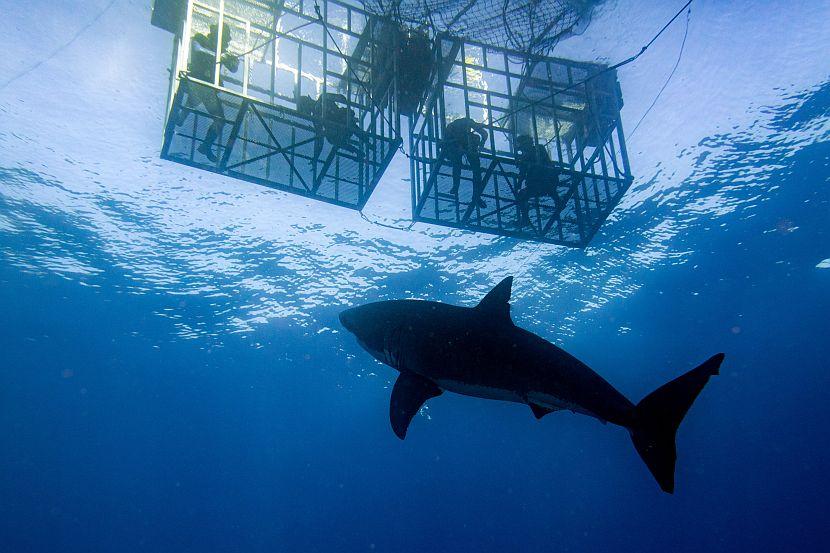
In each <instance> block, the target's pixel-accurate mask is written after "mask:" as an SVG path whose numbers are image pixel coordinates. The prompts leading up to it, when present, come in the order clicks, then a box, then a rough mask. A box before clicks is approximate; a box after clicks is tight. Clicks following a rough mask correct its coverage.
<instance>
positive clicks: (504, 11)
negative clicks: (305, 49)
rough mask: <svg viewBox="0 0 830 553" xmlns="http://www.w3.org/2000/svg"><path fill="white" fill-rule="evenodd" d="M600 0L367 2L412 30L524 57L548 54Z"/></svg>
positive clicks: (578, 26) (585, 19)
mask: <svg viewBox="0 0 830 553" xmlns="http://www.w3.org/2000/svg"><path fill="white" fill-rule="evenodd" d="M600 1H601V0H363V4H364V6H365V8H366V10H367V11H369V12H372V13H374V14H377V15H381V16H386V17H392V18H393V19H396V20H398V21H400V22H402V23H405V24H408V25H410V26H420V25H427V26H430V27H432V28H433V29H435V30H436V31H437V32H439V33H448V34H450V35H453V36H457V37H461V38H465V39H467V40H473V41H477V42H482V43H485V44H488V45H491V46H500V47H504V48H510V49H514V50H518V51H521V52H528V53H536V54H546V53H549V52H550V51H551V50H552V49H553V47H554V46H556V44H557V43H558V42H559V41H560V40H562V39H563V38H565V37H567V36H568V35H570V34H574V33H579V32H581V30H582V29H584V28H585V26H586V25H587V24H588V21H589V20H590V17H591V12H592V11H593V8H594V6H596V5H597V4H599V3H600Z"/></svg>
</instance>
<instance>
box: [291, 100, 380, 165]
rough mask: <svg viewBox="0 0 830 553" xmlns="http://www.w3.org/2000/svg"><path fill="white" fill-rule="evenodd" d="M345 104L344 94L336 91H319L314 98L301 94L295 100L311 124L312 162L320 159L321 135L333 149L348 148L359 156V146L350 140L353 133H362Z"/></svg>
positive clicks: (353, 115) (356, 134)
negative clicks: (312, 137) (312, 138)
mask: <svg viewBox="0 0 830 553" xmlns="http://www.w3.org/2000/svg"><path fill="white" fill-rule="evenodd" d="M339 104H344V105H342V106H341V105H339ZM348 106H349V101H348V100H347V99H346V97H345V96H343V95H342V94H337V93H326V94H321V95H320V97H319V98H317V100H313V99H312V98H311V97H310V96H303V97H301V98H300V99H299V101H298V102H297V111H299V112H300V113H302V114H304V115H306V116H308V117H310V118H311V120H312V124H313V125H314V157H313V159H311V160H310V163H311V165H314V164H315V163H317V161H318V160H319V159H320V154H321V153H322V151H323V140H324V139H325V140H327V141H328V142H329V144H331V146H332V148H334V149H335V150H337V149H342V150H347V151H349V152H352V153H353V154H355V156H358V157H361V158H362V156H361V153H360V150H359V149H358V148H357V147H355V145H354V144H352V142H351V139H352V137H353V136H357V137H358V138H361V137H363V134H364V133H363V130H362V129H361V128H360V126H359V125H358V124H357V117H356V116H355V113H354V111H353V110H352V109H351V108H350V107H348Z"/></svg>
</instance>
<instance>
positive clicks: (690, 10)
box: [626, 7, 692, 140]
mask: <svg viewBox="0 0 830 553" xmlns="http://www.w3.org/2000/svg"><path fill="white" fill-rule="evenodd" d="M691 17H692V8H691V7H689V11H687V12H686V31H685V32H684V33H683V42H682V43H681V44H680V53H679V54H677V61H676V62H674V67H673V68H672V70H671V73H669V77H668V78H667V79H666V82H665V83H663V87H662V88H661V89H660V92H658V93H657V96H655V97H654V101H653V102H651V105H650V106H649V107H648V109H647V110H646V111H645V113H643V116H642V117H640V120H639V121H637V124H636V125H634V128H633V129H632V130H631V132H630V133H628V136H627V137H626V140H629V139H631V137H632V136H634V133H635V132H637V129H639V128H640V123H642V122H643V120H644V119H645V118H646V116H647V115H648V114H649V113H651V110H652V108H654V106H655V105H656V104H657V100H659V99H660V95H661V94H663V91H664V90H666V87H667V86H669V82H670V81H671V79H672V77H674V73H675V71H677V67H678V66H679V65H680V60H681V58H682V57H683V50H684V48H686V37H688V36H689V20H690V19H691Z"/></svg>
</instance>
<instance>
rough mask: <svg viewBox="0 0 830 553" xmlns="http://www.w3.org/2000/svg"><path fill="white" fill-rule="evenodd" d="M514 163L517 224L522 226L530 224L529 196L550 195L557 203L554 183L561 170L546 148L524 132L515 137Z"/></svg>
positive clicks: (558, 180)
mask: <svg viewBox="0 0 830 553" xmlns="http://www.w3.org/2000/svg"><path fill="white" fill-rule="evenodd" d="M516 164H517V165H518V166H519V178H518V179H517V180H516V189H517V190H518V192H517V193H516V202H517V203H518V206H519V222H518V226H519V228H523V227H526V226H527V225H529V224H530V213H529V206H528V203H529V200H530V198H539V197H541V196H550V197H551V198H553V199H554V201H555V202H556V203H557V204H558V203H559V198H558V197H557V195H556V185H557V184H559V182H560V176H561V174H562V171H561V170H560V169H559V168H558V167H556V166H555V165H553V163H552V162H551V160H550V155H548V151H547V149H546V148H545V147H544V146H542V145H541V144H537V143H536V142H535V141H534V140H533V139H532V138H531V137H529V136H528V135H526V134H523V135H519V136H517V137H516ZM522 185H524V187H522Z"/></svg>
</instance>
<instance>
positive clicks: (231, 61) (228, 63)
mask: <svg viewBox="0 0 830 553" xmlns="http://www.w3.org/2000/svg"><path fill="white" fill-rule="evenodd" d="M222 65H224V66H225V67H227V68H228V70H229V71H230V72H231V73H236V70H237V69H239V58H237V57H236V56H234V55H233V54H223V55H222Z"/></svg>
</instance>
